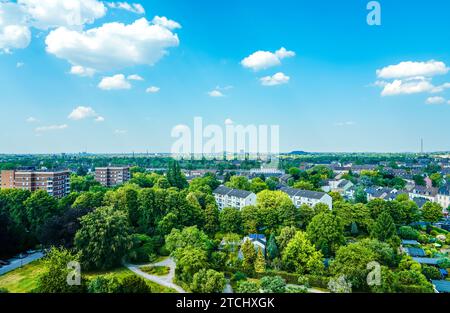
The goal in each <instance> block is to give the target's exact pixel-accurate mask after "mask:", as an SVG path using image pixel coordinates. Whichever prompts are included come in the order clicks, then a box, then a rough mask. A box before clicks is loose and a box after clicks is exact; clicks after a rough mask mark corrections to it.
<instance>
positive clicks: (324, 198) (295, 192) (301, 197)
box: [280, 187, 333, 209]
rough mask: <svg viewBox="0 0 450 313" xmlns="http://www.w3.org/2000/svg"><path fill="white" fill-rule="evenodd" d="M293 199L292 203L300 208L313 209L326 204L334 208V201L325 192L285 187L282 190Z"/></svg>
mask: <svg viewBox="0 0 450 313" xmlns="http://www.w3.org/2000/svg"><path fill="white" fill-rule="evenodd" d="M280 190H281V191H283V192H284V193H286V194H287V195H288V196H289V198H291V200H292V203H294V205H295V206H296V207H297V208H298V207H300V206H301V205H303V204H306V205H309V206H311V207H313V206H315V205H316V204H318V203H324V204H326V205H328V207H329V208H330V209H332V208H333V199H332V198H331V196H330V195H329V194H327V193H325V192H318V191H310V190H302V189H296V188H290V187H283V188H281V189H280Z"/></svg>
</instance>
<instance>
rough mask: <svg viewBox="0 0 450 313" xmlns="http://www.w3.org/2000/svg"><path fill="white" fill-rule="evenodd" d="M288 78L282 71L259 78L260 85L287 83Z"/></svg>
mask: <svg viewBox="0 0 450 313" xmlns="http://www.w3.org/2000/svg"><path fill="white" fill-rule="evenodd" d="M289 80H290V77H289V76H286V75H285V74H284V73H282V72H279V73H276V74H274V75H272V76H265V77H262V78H260V82H261V85H263V86H277V85H282V84H287V83H288V82H289Z"/></svg>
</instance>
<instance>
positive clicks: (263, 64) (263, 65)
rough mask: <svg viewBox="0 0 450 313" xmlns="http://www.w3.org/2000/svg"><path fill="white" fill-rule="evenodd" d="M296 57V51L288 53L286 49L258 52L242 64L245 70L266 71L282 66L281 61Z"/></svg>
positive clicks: (245, 59)
mask: <svg viewBox="0 0 450 313" xmlns="http://www.w3.org/2000/svg"><path fill="white" fill-rule="evenodd" d="M293 56H295V52H294V51H288V50H286V49H285V48H284V47H282V48H280V49H279V50H277V51H275V52H270V51H261V50H260V51H256V52H254V53H252V54H251V55H249V56H248V57H246V58H244V59H243V60H242V61H241V64H242V66H243V67H245V68H250V69H252V70H254V71H259V70H264V69H267V68H270V67H273V66H278V65H280V64H281V60H282V59H284V58H288V57H293Z"/></svg>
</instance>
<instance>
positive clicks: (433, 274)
mask: <svg viewBox="0 0 450 313" xmlns="http://www.w3.org/2000/svg"><path fill="white" fill-rule="evenodd" d="M422 274H423V275H425V277H426V278H427V279H441V272H440V271H439V270H438V269H437V268H436V267H434V266H429V265H422Z"/></svg>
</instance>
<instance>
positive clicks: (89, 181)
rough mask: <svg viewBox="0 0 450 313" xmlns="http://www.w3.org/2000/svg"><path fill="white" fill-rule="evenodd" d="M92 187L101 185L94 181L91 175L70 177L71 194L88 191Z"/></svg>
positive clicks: (73, 175)
mask: <svg viewBox="0 0 450 313" xmlns="http://www.w3.org/2000/svg"><path fill="white" fill-rule="evenodd" d="M94 186H101V184H100V183H99V182H97V181H96V180H95V177H94V176H93V175H86V176H78V175H75V174H72V175H71V176H70V190H71V191H72V192H73V191H74V192H82V191H89V189H91V187H94Z"/></svg>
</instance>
